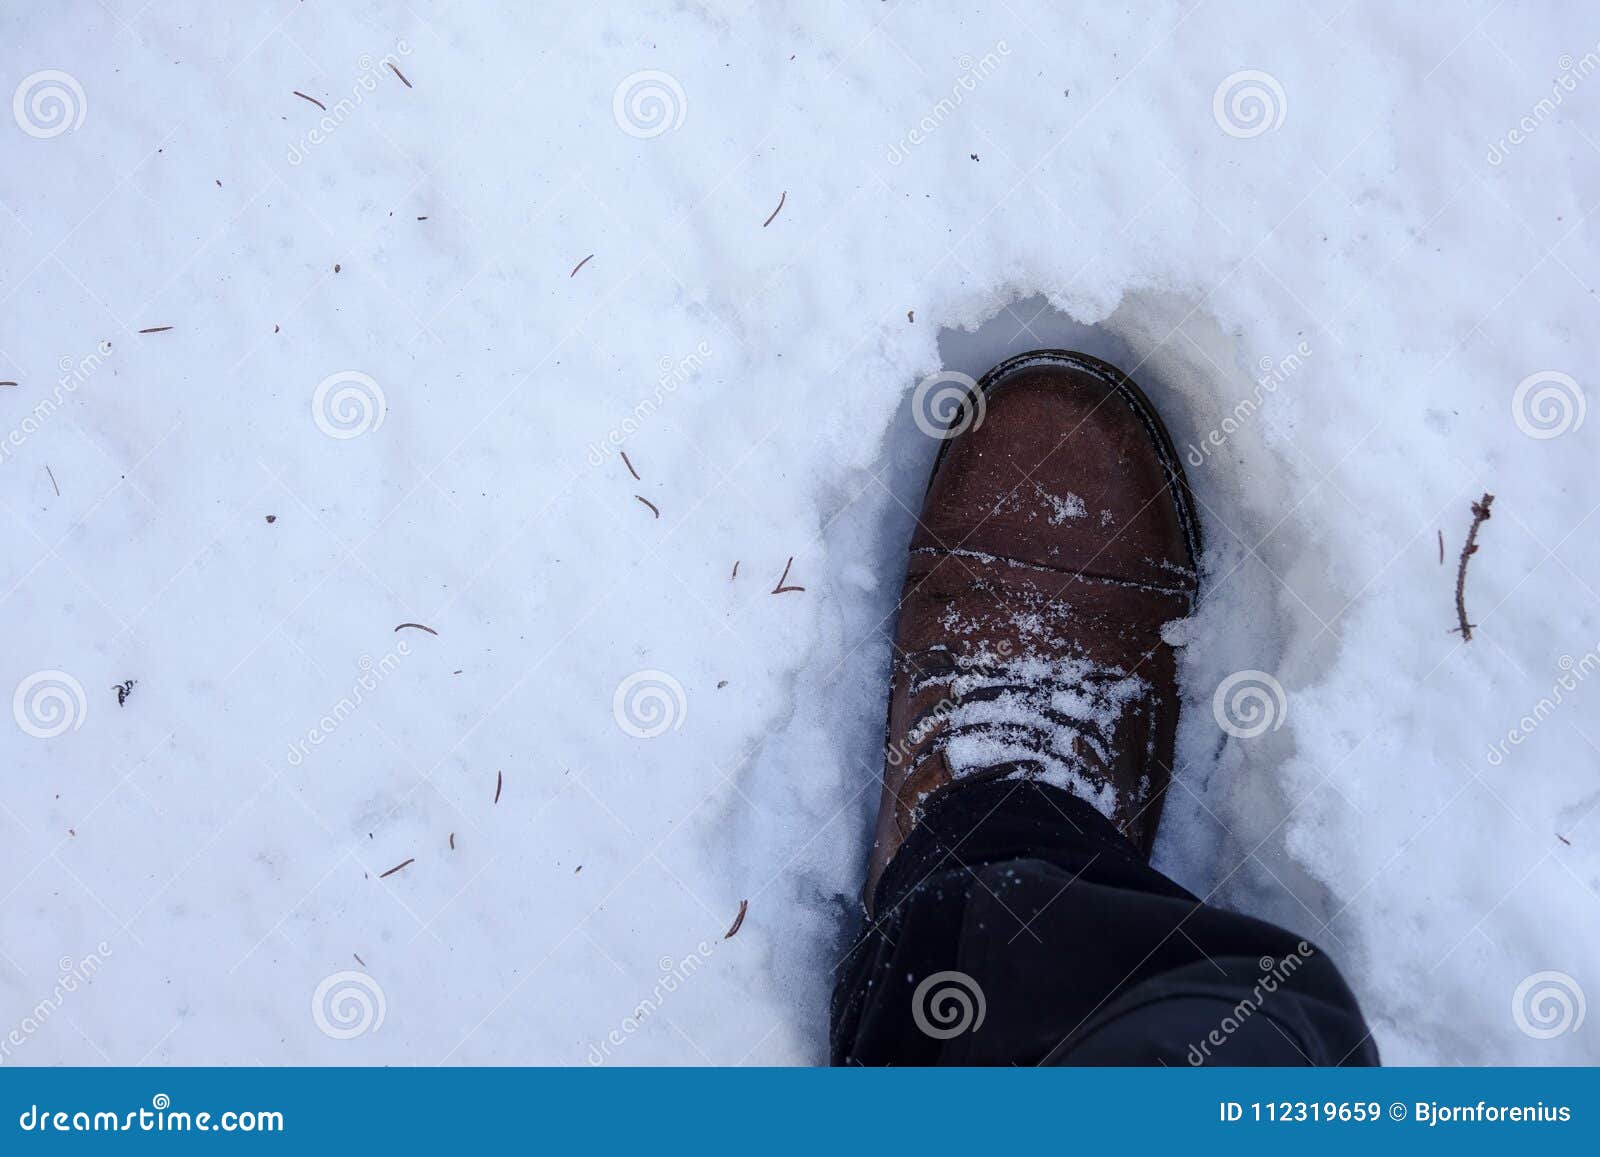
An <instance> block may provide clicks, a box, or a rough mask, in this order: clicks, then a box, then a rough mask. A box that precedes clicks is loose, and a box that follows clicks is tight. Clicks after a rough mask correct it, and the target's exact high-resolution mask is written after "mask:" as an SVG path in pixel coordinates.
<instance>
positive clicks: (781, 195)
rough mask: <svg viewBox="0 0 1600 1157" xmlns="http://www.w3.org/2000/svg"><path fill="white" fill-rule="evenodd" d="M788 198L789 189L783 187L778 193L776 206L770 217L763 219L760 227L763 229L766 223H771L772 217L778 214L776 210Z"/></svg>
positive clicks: (781, 206)
mask: <svg viewBox="0 0 1600 1157" xmlns="http://www.w3.org/2000/svg"><path fill="white" fill-rule="evenodd" d="M788 199H789V190H788V189H785V190H784V191H783V192H782V193H779V194H778V208H777V209H774V210H773V211H772V217H768V218H767V219H766V220H765V221H763V222H761V227H762V228H763V229H765V228H766V227H767V226H768V225H771V224H772V221H773V218H774V217H776V216H777V215H778V210H779V209H782V208H783V203H784V202H785V201H787V200H788Z"/></svg>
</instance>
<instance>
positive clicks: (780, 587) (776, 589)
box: [772, 554, 806, 595]
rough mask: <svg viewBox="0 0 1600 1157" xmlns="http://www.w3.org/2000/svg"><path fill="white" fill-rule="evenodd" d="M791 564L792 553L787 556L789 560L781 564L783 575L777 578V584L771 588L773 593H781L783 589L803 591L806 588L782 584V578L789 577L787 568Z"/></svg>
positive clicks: (792, 561)
mask: <svg viewBox="0 0 1600 1157" xmlns="http://www.w3.org/2000/svg"><path fill="white" fill-rule="evenodd" d="M793 565H794V555H792V554H791V555H790V556H789V561H788V562H786V563H784V564H783V577H782V578H780V579H779V580H778V585H777V586H775V587H773V588H772V593H773V594H775V595H781V594H783V593H784V592H785V591H803V590H805V589H806V588H805V587H786V586H784V585H783V580H784V579H786V578H788V577H789V568H790V567H792V566H793Z"/></svg>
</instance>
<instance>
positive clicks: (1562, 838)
mask: <svg viewBox="0 0 1600 1157" xmlns="http://www.w3.org/2000/svg"><path fill="white" fill-rule="evenodd" d="M1556 839H1558V840H1560V841H1561V842H1562V843H1564V844H1566V845H1567V847H1569V848H1570V847H1571V846H1572V841H1571V840H1569V839H1567V837H1566V836H1564V835H1562V834H1561V833H1560V832H1557V833H1556Z"/></svg>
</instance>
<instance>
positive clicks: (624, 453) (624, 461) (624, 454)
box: [617, 450, 643, 482]
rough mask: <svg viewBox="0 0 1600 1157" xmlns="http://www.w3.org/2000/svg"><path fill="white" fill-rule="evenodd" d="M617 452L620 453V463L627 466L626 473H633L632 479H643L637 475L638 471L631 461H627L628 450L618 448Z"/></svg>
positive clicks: (636, 480)
mask: <svg viewBox="0 0 1600 1157" xmlns="http://www.w3.org/2000/svg"><path fill="white" fill-rule="evenodd" d="M617 453H619V454H621V455H622V464H623V465H624V466H626V467H627V468H628V473H629V474H632V475H633V480H634V481H635V482H642V481H643V479H642V478H640V477H639V472H638V471H637V470H635V469H634V468H633V463H632V462H629V461H628V452H627V451H626V450H618V451H617Z"/></svg>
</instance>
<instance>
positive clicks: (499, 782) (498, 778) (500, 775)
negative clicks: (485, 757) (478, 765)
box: [494, 771, 506, 803]
mask: <svg viewBox="0 0 1600 1157" xmlns="http://www.w3.org/2000/svg"><path fill="white" fill-rule="evenodd" d="M505 784H506V773H505V772H503V771H497V772H495V773H494V802H495V803H499V802H500V789H501V788H502V787H504V786H505Z"/></svg>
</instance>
